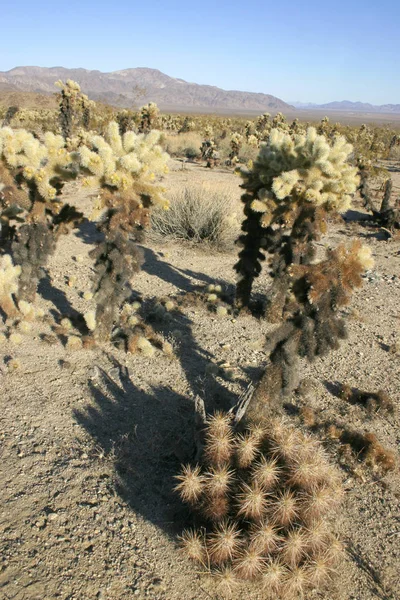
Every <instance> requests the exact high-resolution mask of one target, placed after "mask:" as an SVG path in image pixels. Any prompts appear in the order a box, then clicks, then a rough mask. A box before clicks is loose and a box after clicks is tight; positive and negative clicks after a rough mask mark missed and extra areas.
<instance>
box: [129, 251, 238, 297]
mask: <svg viewBox="0 0 400 600" xmlns="http://www.w3.org/2000/svg"><path fill="white" fill-rule="evenodd" d="M141 249H142V251H143V254H144V263H143V265H142V271H144V272H145V273H147V274H148V275H153V276H155V277H159V278H160V279H162V280H163V281H165V282H166V283H171V284H172V285H174V286H175V287H177V288H178V289H180V290H181V291H183V292H191V291H193V290H194V289H196V287H197V285H198V284H196V283H194V281H193V280H196V281H201V282H202V283H204V284H216V283H217V284H219V285H221V286H223V287H224V288H227V287H228V284H227V283H226V282H225V281H223V280H219V279H213V278H212V277H209V276H208V275H206V274H205V273H200V272H197V271H191V270H190V269H179V268H178V267H175V266H173V265H171V264H170V263H168V262H167V261H166V260H160V258H163V254H162V252H156V251H154V250H152V249H151V248H148V247H146V246H141ZM232 287H233V286H232Z"/></svg>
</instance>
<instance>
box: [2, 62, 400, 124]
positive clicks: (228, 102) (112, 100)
mask: <svg viewBox="0 0 400 600" xmlns="http://www.w3.org/2000/svg"><path fill="white" fill-rule="evenodd" d="M58 79H61V80H63V81H65V80H67V79H73V80H74V81H77V82H78V83H79V84H80V86H81V88H82V91H83V92H85V93H86V94H87V95H88V96H89V97H90V98H92V99H93V100H97V101H100V102H105V103H107V104H111V105H113V106H118V107H121V108H122V107H124V108H132V107H138V106H141V105H143V104H146V103H147V102H150V101H151V102H156V103H157V104H158V106H159V107H160V108H161V109H162V110H172V111H174V110H175V111H188V112H201V111H205V112H219V111H220V112H224V111H226V112H233V111H236V112H238V113H240V112H243V113H246V112H248V113H250V112H253V111H254V112H258V113H261V112H265V111H268V112H271V113H277V112H279V111H282V112H284V113H286V114H287V113H289V114H290V113H291V114H293V113H294V112H296V113H297V114H298V116H300V114H299V113H301V111H326V112H327V113H329V112H347V113H349V114H355V113H364V114H365V113H370V114H374V113H375V114H377V113H382V114H383V113H384V114H392V115H399V114H400V104H383V105H379V106H377V105H373V104H368V103H365V102H351V101H349V100H342V101H341V102H328V103H327V104H315V103H312V102H308V103H304V102H290V103H288V102H284V101H283V100H281V99H280V98H276V97H275V96H272V95H270V94H261V93H255V92H241V91H237V90H230V91H227V90H223V89H221V88H218V87H216V86H211V85H200V84H197V83H190V82H187V81H184V80H183V79H178V78H175V77H170V76H169V75H165V73H162V72H161V71H158V70H157V69H148V68H145V67H137V68H133V69H123V70H120V71H113V72H110V73H103V72H101V71H90V70H88V69H81V68H79V69H66V68H64V67H51V68H47V67H29V66H27V67H16V68H14V69H11V70H10V71H0V99H1V97H3V104H4V103H6V104H8V105H11V104H15V105H20V106H22V105H23V106H26V105H27V104H28V105H31V104H32V105H34V104H39V105H42V106H44V105H46V104H48V105H49V106H50V105H55V100H54V92H56V91H57V89H56V88H55V86H54V83H55V82H56V81H57V80H58ZM27 92H29V95H28V96H24V97H21V93H24V94H26V93H27ZM39 94H40V95H42V99H41V100H40V99H39V97H38V96H39ZM43 94H44V95H45V96H44V97H43ZM46 96H47V100H46Z"/></svg>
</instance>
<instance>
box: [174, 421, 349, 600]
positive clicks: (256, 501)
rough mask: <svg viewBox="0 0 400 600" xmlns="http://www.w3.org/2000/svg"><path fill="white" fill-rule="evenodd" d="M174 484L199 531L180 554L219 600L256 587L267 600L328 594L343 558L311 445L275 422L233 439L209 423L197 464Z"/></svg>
mask: <svg viewBox="0 0 400 600" xmlns="http://www.w3.org/2000/svg"><path fill="white" fill-rule="evenodd" d="M177 480H178V485H177V486H176V490H177V492H178V493H179V495H180V497H181V499H182V500H183V502H185V503H186V504H187V505H188V506H189V508H190V510H191V511H193V514H194V516H195V521H196V523H197V524H198V526H197V528H193V529H189V530H185V531H184V532H183V534H182V536H181V545H182V547H183V548H184V550H185V551H186V553H187V555H188V556H189V558H191V559H192V560H194V561H195V562H197V563H199V564H200V565H202V567H203V568H205V569H210V570H211V573H212V574H213V575H214V576H215V580H216V584H217V586H218V591H222V588H226V589H225V590H224V591H230V588H232V587H233V586H234V585H236V584H237V583H238V582H240V581H245V582H247V581H249V582H250V581H252V580H255V581H258V582H260V583H261V584H262V585H263V589H264V593H265V595H266V598H271V599H272V598H274V599H275V598H285V599H289V598H290V599H291V598H292V597H297V596H296V594H300V595H301V596H302V595H304V594H305V593H306V592H307V591H311V590H321V589H323V588H326V587H328V586H329V584H330V583H331V581H332V579H333V577H334V575H335V572H336V568H337V566H338V562H339V560H340V557H341V553H342V551H341V545H340V542H339V541H338V539H337V538H336V537H335V535H334V534H333V533H332V521H333V518H334V516H335V511H336V509H337V508H338V506H339V505H340V501H341V498H342V488H341V485H340V481H339V477H338V474H337V472H336V471H335V469H334V468H333V467H331V466H330V465H329V464H328V462H327V459H326V457H325V455H324V452H323V450H322V449H321V447H320V445H319V444H318V443H316V442H314V441H312V440H311V439H310V438H308V437H306V436H304V435H303V434H301V433H300V432H298V431H297V430H295V429H293V428H291V427H290V426H288V425H287V424H286V423H285V422H284V421H279V420H270V421H269V422H268V423H266V424H253V425H249V426H246V427H245V429H244V430H243V431H242V432H241V433H237V432H236V431H235V429H234V428H233V425H232V422H231V417H230V415H227V414H224V413H216V414H215V415H214V416H213V417H211V418H210V419H209V421H208V423H207V426H206V430H205V447H204V454H203V458H202V462H201V464H197V465H193V466H191V465H186V466H184V467H183V468H182V472H181V474H180V475H179V476H178V477H177ZM199 526H200V527H199Z"/></svg>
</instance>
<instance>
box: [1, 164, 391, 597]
mask: <svg viewBox="0 0 400 600" xmlns="http://www.w3.org/2000/svg"><path fill="white" fill-rule="evenodd" d="M394 178H395V184H397V185H399V184H400V177H399V174H398V173H396V174H394ZM396 178H397V180H396ZM239 183H240V180H239V179H238V178H237V177H235V176H234V175H232V174H231V173H229V172H224V171H222V170H215V171H212V172H210V171H207V170H206V169H204V168H203V167H200V166H198V165H187V166H186V168H185V169H182V168H181V165H180V163H178V162H175V163H173V169H172V172H171V174H170V175H169V176H168V178H167V180H166V183H165V185H166V187H167V189H168V190H169V191H172V190H178V189H181V188H183V187H185V186H192V185H203V186H206V187H207V186H211V187H212V188H214V187H217V186H221V189H230V190H231V192H232V194H234V195H237V198H238V212H240V203H239V197H240V190H239V187H238V186H239ZM70 195H71V201H73V202H74V203H75V204H76V205H77V206H82V207H83V208H84V209H85V210H86V211H87V212H90V201H91V199H90V198H89V197H87V196H85V195H83V194H82V192H81V191H80V190H79V189H78V188H77V187H72V188H71V190H70ZM353 237H358V238H362V239H363V240H365V241H366V242H367V243H369V244H370V246H371V248H372V251H373V255H374V258H375V267H374V269H373V270H372V271H371V272H369V273H368V274H367V275H366V277H365V283H364V287H363V288H362V289H360V290H358V291H357V292H356V294H355V296H354V299H353V303H352V306H351V307H350V308H349V309H348V310H347V312H348V313H349V319H348V330H349V336H348V339H347V340H345V341H344V342H343V343H342V344H341V347H340V349H339V350H337V351H336V352H332V353H331V354H330V355H328V356H326V357H324V358H320V359H318V360H317V361H315V363H313V364H312V365H310V364H306V363H304V364H302V365H301V373H300V377H301V379H305V380H307V386H308V389H309V390H311V392H310V393H309V396H308V397H307V398H306V400H305V399H304V397H302V396H299V395H294V396H293V398H292V399H290V401H289V402H288V406H287V410H288V414H289V415H291V418H292V419H293V421H294V422H295V423H298V418H297V416H296V412H297V411H296V408H298V407H299V406H300V405H301V404H302V403H304V402H305V401H306V402H307V403H308V404H309V405H311V406H312V407H314V408H315V409H317V410H321V411H323V413H324V414H326V415H327V416H329V415H335V416H336V417H337V418H339V419H340V420H342V421H344V422H346V423H347V424H348V425H351V426H352V427H355V428H358V429H360V430H361V431H373V432H374V433H376V435H377V436H378V438H379V440H380V441H381V442H382V444H383V445H385V446H387V447H388V448H390V449H392V450H394V451H398V448H399V441H400V427H399V416H398V414H399V413H398V409H399V408H400V406H399V404H400V395H399V389H400V386H399V384H400V369H399V362H400V360H399V354H393V353H391V352H389V348H390V347H391V345H392V344H393V343H394V342H396V341H397V342H399V341H400V322H399V316H400V314H399V293H400V268H399V264H400V260H399V258H400V243H399V241H396V240H395V239H392V240H391V241H388V242H386V241H384V240H382V236H381V235H380V234H379V232H377V231H376V230H375V229H372V228H369V227H365V226H364V225H362V224H360V223H357V222H349V223H339V224H332V225H331V228H330V233H329V235H328V236H327V237H326V238H325V239H324V241H323V242H324V243H327V244H328V245H332V246H334V245H336V244H337V243H338V242H340V241H348V240H350V239H351V238H353ZM96 239H98V236H97V234H96V231H95V229H94V227H93V226H90V225H88V224H86V225H83V226H82V227H81V229H80V230H79V231H75V232H74V233H73V234H71V235H69V236H66V237H64V238H63V239H62V240H61V241H60V243H59V246H58V248H57V253H56V254H55V255H54V256H53V257H52V259H51V261H50V263H49V265H48V269H47V277H46V278H45V279H44V280H43V281H42V283H41V284H40V287H39V295H38V299H37V302H38V305H40V306H41V307H42V308H44V309H45V311H46V313H47V314H50V315H53V316H54V317H55V318H56V319H59V318H60V316H61V315H69V314H71V312H73V311H76V310H78V311H86V310H88V309H89V308H90V307H91V303H90V301H85V300H84V299H83V298H82V292H84V291H85V290H88V289H89V288H90V277H91V260H90V259H89V257H88V252H89V250H90V248H91V247H92V244H94V243H96ZM144 253H145V263H144V266H143V269H142V272H141V273H140V274H139V275H138V277H137V279H136V282H135V285H136V289H137V291H138V292H139V293H140V294H141V295H142V296H143V298H145V299H146V298H151V297H154V296H158V297H159V296H165V295H168V294H173V293H179V292H184V291H190V290H193V289H194V287H195V286H197V285H199V284H207V283H215V282H218V283H220V284H221V285H222V286H223V287H224V289H225V290H231V289H233V285H234V282H235V277H234V272H233V270H232V266H233V264H234V262H235V260H236V250H235V249H233V250H232V251H230V252H226V253H217V252H215V251H210V250H207V249H194V248H191V247H190V246H183V245H178V244H174V243H168V244H163V245H161V244H155V243H148V244H146V246H145V247H144ZM71 276H76V277H77V281H76V284H75V286H74V287H70V286H68V285H67V283H68V278H70V277H71ZM268 284H269V282H268V277H267V276H266V275H263V276H262V277H260V279H259V280H258V281H257V285H256V292H259V293H262V292H263V290H265V288H266V286H268ZM155 326H156V327H157V328H158V330H159V331H160V332H161V333H163V335H164V336H165V337H166V339H168V340H170V341H171V342H172V343H173V345H174V348H175V354H176V358H174V359H171V358H168V357H167V356H164V355H163V354H161V353H158V354H157V356H156V357H155V358H153V359H149V358H145V357H143V356H136V355H135V356H132V355H127V354H125V353H124V352H122V351H120V350H117V349H116V348H114V347H113V346H111V345H110V346H104V347H99V348H95V349H93V350H79V351H75V352H72V351H68V350H67V349H66V348H65V346H64V345H63V343H62V340H59V339H54V338H52V337H49V336H50V334H51V329H50V324H49V323H46V322H37V323H35V324H34V329H33V331H32V332H31V333H29V334H28V335H25V336H24V337H23V342H22V343H21V344H19V345H12V344H11V342H7V344H6V345H5V346H4V347H3V348H2V353H3V359H2V361H1V363H0V389H1V396H0V398H1V403H2V405H1V412H0V440H1V465H0V489H1V496H2V499H1V508H0V511H1V512H0V550H1V558H2V567H1V573H0V598H1V599H3V598H4V599H7V600H11V599H13V600H28V599H29V600H50V599H51V600H53V599H62V600H86V599H87V600H89V599H90V600H91V599H96V598H97V599H102V600H120V599H133V598H138V599H144V598H157V599H169V600H173V599H179V600H191V599H193V600H195V599H196V600H206V599H209V598H210V597H215V595H216V593H217V595H218V590H217V592H216V590H215V585H214V583H213V582H212V581H210V579H209V578H208V577H207V576H206V575H204V574H202V573H199V572H198V570H197V569H196V567H193V565H192V564H191V563H190V562H189V561H188V560H187V559H186V557H184V556H183V555H182V554H181V552H180V550H179V548H178V545H177V540H176V536H177V534H178V533H179V532H180V531H181V530H182V528H183V526H184V525H186V524H187V513H186V512H185V511H184V510H183V509H182V507H181V506H180V503H179V501H178V499H177V498H176V496H175V495H174V494H173V492H172V491H171V490H172V487H173V485H174V482H173V476H174V475H175V474H176V473H177V471H178V470H179V467H180V464H181V463H182V462H183V461H187V460H189V459H190V456H191V453H192V451H193V447H192V442H191V435H192V431H193V430H192V427H193V400H194V398H195V396H196V395H201V397H203V398H204V399H205V403H206V407H207V409H208V410H209V411H211V410H213V409H215V408H217V407H222V408H227V407H229V406H231V405H232V404H233V403H234V402H235V399H236V398H237V395H238V394H240V393H241V391H242V390H243V389H244V388H245V386H246V384H247V383H248V381H249V380H250V378H252V377H255V376H257V375H258V374H259V373H260V366H261V365H262V364H263V361H265V359H266V356H265V353H264V352H263V339H264V337H265V334H266V333H268V331H271V329H272V327H273V326H272V325H270V324H268V323H265V322H262V321H258V320H256V319H255V318H253V317H251V316H240V317H238V318H237V319H233V318H232V317H229V316H228V317H224V318H217V317H216V316H215V315H213V314H210V313H209V312H207V311H206V310H205V309H203V308H202V307H200V308H198V307H188V308H185V309H184V310H183V311H182V313H173V314H171V316H170V318H169V319H165V320H163V321H162V322H159V323H156V324H155ZM12 359H15V360H16V361H18V362H17V363H16V362H13V360H12ZM221 363H225V364H226V363H229V365H230V366H231V368H232V370H233V372H234V375H235V376H234V378H233V380H232V379H229V380H227V379H226V378H224V377H223V376H219V375H215V374H214V375H213V374H212V373H213V370H212V369H210V365H213V364H217V365H218V364H221ZM13 366H16V367H17V368H13ZM343 382H345V383H348V384H350V385H352V386H355V387H357V388H361V389H366V390H369V391H376V390H378V389H384V390H385V391H386V392H387V393H388V394H389V395H390V396H391V398H392V400H393V402H394V403H395V405H396V407H397V412H396V413H395V414H394V415H389V416H388V415H385V414H381V413H378V414H376V415H374V416H368V414H367V413H366V411H365V410H364V409H363V408H361V407H359V406H355V405H350V404H349V403H347V402H345V401H344V400H342V399H340V398H339V397H338V395H337V386H338V383H343ZM323 443H324V444H326V442H323ZM326 446H327V451H328V452H329V454H330V457H331V459H332V461H333V462H335V463H337V465H338V469H340V473H341V476H342V479H343V484H344V487H345V490H346V496H345V501H344V505H343V508H342V510H341V511H340V514H339V516H338V519H337V521H336V529H337V531H338V532H339V533H340V535H341V536H342V538H343V540H344V542H345V546H346V558H345V563H344V566H343V569H342V570H341V573H340V577H339V578H338V582H337V584H336V586H335V587H334V589H333V590H330V591H329V592H327V593H326V594H316V595H312V596H310V597H312V598H319V599H320V600H347V599H348V600H350V599H352V600H372V599H377V598H379V599H381V600H384V599H387V600H389V599H390V600H395V599H396V598H400V508H399V506H400V484H399V474H398V469H396V471H394V472H391V473H389V474H387V475H385V476H382V475H380V474H379V473H373V472H371V471H370V470H367V469H364V468H363V467H362V465H361V463H360V470H359V471H357V473H354V470H352V469H349V468H347V467H346V465H340V464H339V463H340V461H339V457H338V453H337V447H336V446H334V445H333V446H332V445H331V444H326ZM239 597H240V598H243V597H246V598H252V599H253V598H254V599H257V598H262V597H263V596H262V594H261V593H259V591H258V590H257V588H254V587H252V586H247V587H245V588H243V589H241V591H240V593H239V594H238V598H239Z"/></svg>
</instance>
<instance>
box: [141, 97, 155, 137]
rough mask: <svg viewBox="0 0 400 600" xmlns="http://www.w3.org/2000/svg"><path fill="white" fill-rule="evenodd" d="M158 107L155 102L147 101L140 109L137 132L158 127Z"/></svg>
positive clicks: (144, 131) (147, 131)
mask: <svg viewBox="0 0 400 600" xmlns="http://www.w3.org/2000/svg"><path fill="white" fill-rule="evenodd" d="M159 113H160V111H159V109H158V106H157V104H156V103H155V102H149V103H148V104H146V105H145V106H142V108H141V109H140V123H139V132H140V133H149V132H150V131H151V130H152V129H156V128H157V127H158V118H159Z"/></svg>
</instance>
